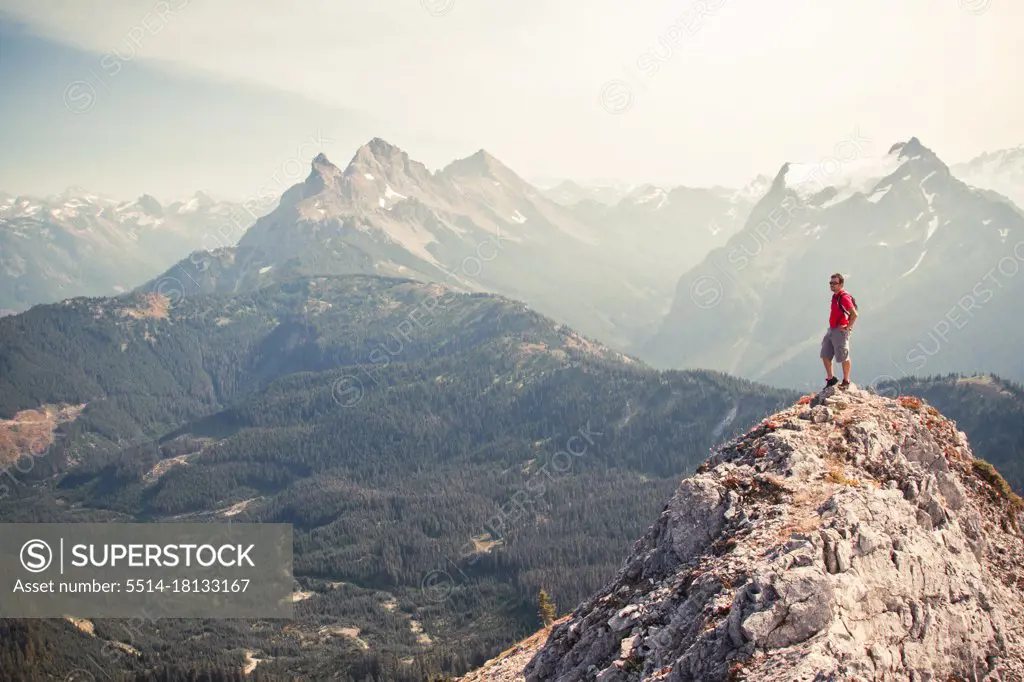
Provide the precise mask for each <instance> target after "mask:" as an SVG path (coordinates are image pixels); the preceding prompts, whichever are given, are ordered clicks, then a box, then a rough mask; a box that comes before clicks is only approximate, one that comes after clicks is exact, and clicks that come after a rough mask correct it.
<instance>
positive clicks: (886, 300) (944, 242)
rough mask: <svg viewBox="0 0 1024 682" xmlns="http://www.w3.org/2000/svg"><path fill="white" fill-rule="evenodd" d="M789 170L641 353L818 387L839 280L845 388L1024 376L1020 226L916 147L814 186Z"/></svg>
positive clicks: (1003, 203)
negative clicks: (845, 319)
mask: <svg viewBox="0 0 1024 682" xmlns="http://www.w3.org/2000/svg"><path fill="white" fill-rule="evenodd" d="M814 170H815V166H809V165H804V166H801V165H797V164H788V163H787V164H785V165H784V166H783V167H782V169H781V170H780V171H779V173H778V175H777V176H776V178H775V180H774V181H773V183H772V185H771V189H770V190H769V192H768V193H767V194H766V195H765V196H764V198H762V199H761V200H760V201H759V202H758V204H757V205H756V206H755V207H754V209H753V211H752V213H751V215H750V217H749V218H748V220H747V222H746V225H745V226H744V228H743V229H742V230H741V231H740V232H738V233H737V234H735V235H733V236H732V238H730V240H729V241H728V243H726V244H725V245H724V246H722V247H719V248H716V249H714V250H712V251H711V252H710V253H709V254H708V256H707V257H706V258H705V259H704V260H703V261H702V262H701V263H700V264H699V265H697V266H696V267H694V268H693V269H691V270H690V271H688V272H687V273H686V274H685V275H684V276H683V277H682V279H681V280H680V282H679V285H678V287H677V290H676V297H675V301H674V303H673V308H672V311H671V313H670V314H669V316H668V317H667V318H666V320H665V321H664V323H663V325H662V327H661V329H660V330H659V332H658V333H657V334H655V335H654V336H653V337H652V338H651V339H650V340H648V341H647V342H646V343H643V344H639V345H638V346H637V347H636V348H634V349H633V350H634V352H635V353H636V354H638V355H639V356H640V357H642V358H644V359H647V360H649V361H651V362H653V363H655V364H656V365H659V366H662V367H705V368H711V369H718V370H721V371H725V372H729V373H733V374H738V375H741V376H746V377H750V378H753V379H757V380H760V381H766V382H769V383H775V384H779V385H787V386H793V387H796V386H800V387H805V388H806V387H809V386H813V387H817V386H818V385H819V383H820V382H822V381H823V377H824V372H823V369H822V367H821V363H820V361H819V360H818V350H819V344H820V341H821V337H822V335H823V334H824V331H825V329H826V327H827V321H828V308H829V297H830V294H829V291H828V287H827V281H828V277H829V275H830V274H831V273H833V272H841V273H843V274H844V275H845V276H846V288H847V289H848V290H849V291H850V292H851V293H852V294H853V295H854V296H855V297H856V299H857V302H858V304H859V306H860V312H861V314H862V316H861V319H860V320H859V321H858V322H857V325H856V330H855V331H854V333H853V337H852V357H853V361H854V367H855V369H854V374H855V376H854V380H855V382H860V383H861V384H863V385H867V384H869V383H870V382H873V381H875V380H876V379H879V380H884V379H896V380H899V379H902V378H903V377H905V376H907V375H911V374H937V373H946V372H966V373H971V372H976V371H978V372H989V371H991V372H995V373H998V374H1000V375H1003V376H1005V377H1007V378H1010V379H1013V380H1015V381H1020V380H1021V379H1022V378H1024V364H1022V363H1021V360H1020V353H1019V352H1018V350H1017V348H1018V347H1019V346H1020V345H1021V342H1022V341H1024V326H1022V324H1021V323H1020V321H1019V317H1020V315H1019V312H1020V310H1021V300H1024V299H1022V295H1024V276H1019V274H1018V273H1019V270H1020V269H1021V266H1022V263H1024V214H1022V212H1021V210H1020V209H1019V208H1018V207H1017V206H1015V205H1014V204H1012V203H1011V202H1009V201H1007V199H1006V198H1005V197H1004V196H1002V195H1000V194H997V193H995V192H994V191H992V190H989V189H979V188H975V187H971V186H969V185H968V184H966V183H965V182H963V181H961V180H960V179H958V178H957V177H955V176H954V175H953V174H952V173H951V171H950V169H949V168H948V167H947V166H946V165H945V164H944V163H943V162H942V161H941V160H940V159H939V158H938V157H937V156H936V155H935V154H934V153H933V152H932V151H931V150H930V149H928V148H927V147H925V146H924V145H922V144H921V142H920V141H919V140H917V139H916V138H912V139H911V140H909V141H908V142H905V143H899V144H896V145H894V146H893V147H892V148H891V149H890V151H889V153H888V154H886V155H884V156H882V157H880V158H868V159H859V160H855V161H853V162H851V163H849V164H847V165H846V166H845V167H844V168H842V169H840V171H839V172H838V173H835V174H833V175H832V176H830V177H829V178H828V180H827V182H824V183H822V182H821V181H820V180H813V181H808V178H809V177H811V176H810V175H809V174H810V173H811V172H813V171H814Z"/></svg>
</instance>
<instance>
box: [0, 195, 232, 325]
mask: <svg viewBox="0 0 1024 682" xmlns="http://www.w3.org/2000/svg"><path fill="white" fill-rule="evenodd" d="M232 215H235V216H236V218H235V219H236V220H237V219H238V218H237V216H238V215H245V214H244V212H242V211H240V206H239V205H237V204H233V203H230V202H224V201H217V200H214V199H212V198H211V197H210V196H208V195H206V194H203V193H201V192H200V193H197V194H196V195H195V196H193V197H191V198H190V199H188V200H185V201H178V202H173V203H171V204H169V205H167V206H162V205H161V204H160V202H159V201H157V200H156V199H155V198H153V197H152V196H149V195H143V196H141V197H139V198H138V199H135V200H134V201H123V202H121V201H115V200H113V199H108V198H104V197H100V196H98V195H96V194H91V193H89V192H87V191H86V190H82V189H79V188H71V189H69V190H67V191H65V192H63V193H62V194H60V195H57V196H52V197H47V198H36V197H29V196H11V195H5V194H0V314H9V313H13V312H19V311H21V310H25V309H27V308H29V307H31V306H33V305H35V304H37V303H52V302H54V301H59V300H61V299H64V298H69V297H72V296H106V295H112V294H116V293H120V292H125V291H129V290H131V289H133V288H135V287H137V286H138V285H139V284H141V283H143V282H145V281H146V280H147V279H149V278H151V277H152V276H153V274H154V273H156V272H160V271H161V270H163V269H165V268H167V267H169V266H170V265H172V264H173V263H174V262H175V261H177V260H178V259H179V258H182V257H184V256H187V255H188V254H189V253H190V252H192V251H194V250H195V249H196V248H197V247H199V246H200V245H202V244H204V243H206V244H209V245H210V246H213V245H216V244H217V243H218V242H220V241H223V240H222V238H220V237H219V235H221V234H222V233H223V232H222V229H223V227H224V225H230V223H229V217H230V216H232ZM251 222H252V219H251V218H250V219H249V223H251ZM247 226H248V224H247V223H246V224H244V225H243V227H242V228H241V229H239V228H237V227H234V228H233V230H234V232H235V235H234V239H235V240H237V237H238V235H239V234H241V231H242V229H244V227H247Z"/></svg>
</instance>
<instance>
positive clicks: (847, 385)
mask: <svg viewBox="0 0 1024 682" xmlns="http://www.w3.org/2000/svg"><path fill="white" fill-rule="evenodd" d="M849 388H850V382H849V381H844V382H843V383H841V384H839V390H840V391H846V390H849Z"/></svg>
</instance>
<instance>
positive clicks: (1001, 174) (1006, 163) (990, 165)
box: [950, 144, 1024, 208]
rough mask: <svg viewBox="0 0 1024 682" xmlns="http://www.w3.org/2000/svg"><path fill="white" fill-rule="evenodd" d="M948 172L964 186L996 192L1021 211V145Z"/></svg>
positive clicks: (1023, 178)
mask: <svg viewBox="0 0 1024 682" xmlns="http://www.w3.org/2000/svg"><path fill="white" fill-rule="evenodd" d="M950 170H951V171H952V172H953V175H955V176H956V177H958V178H960V179H961V180H963V181H964V182H966V183H967V184H969V185H973V186H975V187H979V188H982V189H988V190H992V191H994V192H999V193H1000V194H1002V195H1004V196H1006V197H1007V198H1009V199H1010V200H1011V201H1013V202H1014V204H1016V205H1017V206H1018V207H1020V208H1024V144H1022V145H1019V146H1017V147H1014V148H1013V149H1000V150H998V151H993V152H986V153H984V154H982V155H981V156H978V157H976V158H974V159H972V160H970V161H965V162H963V163H958V164H955V165H953V166H951V167H950Z"/></svg>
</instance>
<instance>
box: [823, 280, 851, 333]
mask: <svg viewBox="0 0 1024 682" xmlns="http://www.w3.org/2000/svg"><path fill="white" fill-rule="evenodd" d="M840 303H842V305H841V306H840ZM844 308H845V309H846V310H853V297H852V296H850V295H849V294H848V293H846V290H845V289H840V290H839V291H838V292H836V293H834V294H832V311H831V313H830V314H829V316H828V326H829V327H831V328H833V329H835V328H836V327H842V326H843V325H846V324H849V323H850V316H849V315H847V314H846V312H845V311H844V310H843V309H844Z"/></svg>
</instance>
